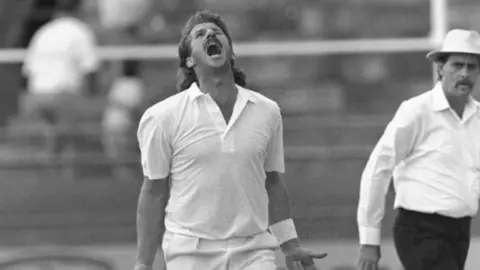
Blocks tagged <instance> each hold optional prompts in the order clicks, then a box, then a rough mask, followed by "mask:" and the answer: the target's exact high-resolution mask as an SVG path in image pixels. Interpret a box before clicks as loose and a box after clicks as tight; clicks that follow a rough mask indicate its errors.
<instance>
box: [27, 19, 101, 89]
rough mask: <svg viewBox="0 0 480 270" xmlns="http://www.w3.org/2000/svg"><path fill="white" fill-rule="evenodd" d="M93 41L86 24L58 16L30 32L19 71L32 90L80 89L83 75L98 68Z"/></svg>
mask: <svg viewBox="0 0 480 270" xmlns="http://www.w3.org/2000/svg"><path fill="white" fill-rule="evenodd" d="M98 65H99V59H98V57H97V53H96V41H95V36H94V33H93V31H92V30H91V29H90V27H89V26H88V25H87V24H86V23H84V22H82V21H80V20H79V19H76V18H74V17H59V18H57V19H54V20H53V21H51V22H49V23H47V24H45V25H44V26H42V27H41V28H40V29H39V30H38V31H37V32H36V33H35V35H34V36H33V38H32V40H31V42H30V44H29V47H28V50H27V55H26V57H25V62H24V65H23V73H24V74H25V75H26V76H27V77H28V78H29V85H28V89H29V91H30V92H32V93H42V94H44V93H58V92H62V91H80V90H81V88H82V86H83V85H82V84H83V78H84V76H85V75H86V74H87V73H90V72H93V71H95V70H96V69H97V68H98Z"/></svg>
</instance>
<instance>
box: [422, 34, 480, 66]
mask: <svg viewBox="0 0 480 270" xmlns="http://www.w3.org/2000/svg"><path fill="white" fill-rule="evenodd" d="M451 53H466V54H474V55H478V56H480V35H479V34H478V32H477V31H469V30H463V29H453V30H450V31H449V32H448V33H447V35H446V36H445V39H444V41H443V46H442V48H441V49H440V50H433V51H431V52H429V53H428V54H427V58H428V59H429V60H430V61H432V62H435V61H437V60H438V57H440V56H442V55H445V54H451Z"/></svg>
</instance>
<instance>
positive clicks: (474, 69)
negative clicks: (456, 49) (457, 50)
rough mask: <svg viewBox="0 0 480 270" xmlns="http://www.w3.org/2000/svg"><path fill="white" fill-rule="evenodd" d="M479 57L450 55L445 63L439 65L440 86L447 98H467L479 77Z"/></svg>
mask: <svg viewBox="0 0 480 270" xmlns="http://www.w3.org/2000/svg"><path fill="white" fill-rule="evenodd" d="M479 59H480V58H479V56H477V55H472V54H451V55H450V56H449V57H448V59H447V61H446V62H445V63H442V64H440V65H439V67H438V68H439V70H438V72H439V74H440V75H441V76H442V86H443V89H444V91H445V94H446V96H447V97H461V96H468V95H470V94H471V93H472V91H473V89H474V88H475V84H476V82H477V80H478V77H479V75H480V66H479Z"/></svg>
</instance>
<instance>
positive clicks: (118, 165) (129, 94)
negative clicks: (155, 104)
mask: <svg viewBox="0 0 480 270" xmlns="http://www.w3.org/2000/svg"><path fill="white" fill-rule="evenodd" d="M139 72H140V68H139V63H138V62H137V61H133V60H127V61H125V62H124V63H123V74H122V76H121V77H119V78H118V79H117V80H116V81H115V82H114V83H113V85H112V88H111V90H110V93H109V95H108V102H107V106H106V108H105V112H104V115H103V121H102V126H103V134H104V136H103V145H104V150H105V153H106V155H107V157H108V158H109V159H110V160H112V161H114V163H115V164H114V165H113V173H114V176H115V177H116V178H117V179H132V177H133V176H132V174H131V171H130V170H129V169H128V166H126V165H125V164H122V163H124V162H125V161H127V160H128V157H130V156H131V154H132V153H133V152H134V147H133V146H134V145H136V140H135V131H136V125H135V123H136V120H135V118H136V117H135V115H136V113H137V112H138V110H139V109H140V108H141V106H142V104H143V100H144V98H145V85H144V83H143V82H142V80H141V78H140V76H139Z"/></svg>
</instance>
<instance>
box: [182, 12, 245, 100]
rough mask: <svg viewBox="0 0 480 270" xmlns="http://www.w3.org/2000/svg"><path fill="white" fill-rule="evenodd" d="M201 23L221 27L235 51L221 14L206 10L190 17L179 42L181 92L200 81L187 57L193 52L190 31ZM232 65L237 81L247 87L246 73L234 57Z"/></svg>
mask: <svg viewBox="0 0 480 270" xmlns="http://www.w3.org/2000/svg"><path fill="white" fill-rule="evenodd" d="M201 23H214V24H216V25H217V26H218V27H220V28H221V29H222V31H223V32H224V33H225V35H226V37H227V39H228V44H229V45H230V48H231V49H232V53H233V45H232V39H231V37H230V34H229V33H228V30H227V26H226V25H225V23H224V22H223V21H222V19H221V18H220V16H219V15H218V14H214V13H211V12H210V11H206V10H204V11H199V12H197V13H195V14H194V15H193V16H192V17H190V19H188V21H187V23H186V25H185V27H184V28H183V30H182V37H181V39H180V43H179V44H178V57H179V59H180V68H179V71H178V74H177V89H178V91H179V92H180V91H183V90H185V89H188V88H189V87H190V86H191V85H192V83H194V82H198V81H197V76H196V74H195V71H194V70H193V68H189V67H187V58H188V57H189V56H190V53H191V48H190V38H189V36H190V32H191V31H192V29H193V27H195V25H198V24H201ZM231 65H232V66H231V67H232V71H233V77H234V81H235V83H236V84H238V85H240V86H242V87H245V85H246V76H245V73H243V72H242V71H241V70H240V69H239V68H237V67H236V66H235V60H234V59H232V62H231Z"/></svg>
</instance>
